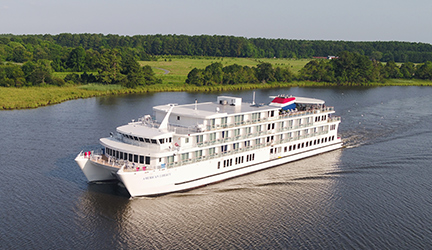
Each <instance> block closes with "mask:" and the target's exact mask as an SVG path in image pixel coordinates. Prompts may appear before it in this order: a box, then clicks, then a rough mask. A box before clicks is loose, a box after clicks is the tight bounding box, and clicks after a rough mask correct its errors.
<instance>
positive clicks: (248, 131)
mask: <svg viewBox="0 0 432 250" xmlns="http://www.w3.org/2000/svg"><path fill="white" fill-rule="evenodd" d="M331 126H332V127H333V130H334V129H335V128H336V125H335V124H333V125H331ZM273 129H275V124H274V123H269V124H267V130H273ZM326 129H328V127H327V126H321V127H315V128H313V132H314V133H316V132H318V131H324V130H326ZM230 131H231V133H230ZM259 131H261V125H258V126H256V132H259ZM304 131H307V132H306V134H308V133H309V129H305V130H304ZM296 132H299V131H296ZM232 133H234V136H240V135H242V133H241V130H240V128H237V129H233V130H223V131H221V132H220V135H221V139H225V138H228V137H229V134H232ZM244 133H245V134H251V133H252V127H246V128H245V130H244ZM290 133H292V132H290ZM207 137H208V140H209V141H215V140H216V132H214V133H211V134H208V136H207ZM289 137H291V136H289ZM186 140H187V141H186V143H188V142H189V139H187V138H186ZM196 142H197V143H202V142H204V135H197V136H196Z"/></svg>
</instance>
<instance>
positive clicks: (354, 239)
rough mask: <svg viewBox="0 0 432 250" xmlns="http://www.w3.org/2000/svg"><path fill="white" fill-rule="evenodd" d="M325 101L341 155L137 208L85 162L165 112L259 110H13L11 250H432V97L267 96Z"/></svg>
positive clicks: (110, 102)
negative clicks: (94, 176) (85, 153)
mask: <svg viewBox="0 0 432 250" xmlns="http://www.w3.org/2000/svg"><path fill="white" fill-rule="evenodd" d="M280 93H283V94H292V95H297V96H305V97H314V98H319V99H323V100H325V101H326V104H327V105H328V106H334V107H335V109H336V114H337V115H339V116H341V117H342V123H341V126H340V134H341V136H342V137H343V139H344V143H345V145H346V147H345V148H344V149H342V150H338V151H334V152H330V153H326V154H322V155H319V156H316V157H311V158H308V159H304V160H300V161H297V162H294V163H290V164H286V165H281V166H278V167H274V168H271V169H268V170H264V171H260V172H257V173H253V174H250V175H246V176H242V177H238V178H235V179H231V180H228V181H225V182H221V183H217V184H214V185H209V186H206V187H203V188H199V189H195V190H192V191H189V192H185V193H177V194H169V195H165V196H161V197H156V198H137V199H132V200H131V199H129V196H128V193H127V191H126V190H125V189H123V188H122V187H120V186H118V185H116V184H113V183H111V184H104V185H96V184H87V182H86V179H85V177H84V175H83V174H82V172H81V170H80V169H79V167H78V166H77V165H76V164H75V162H74V158H75V156H76V155H77V154H78V153H79V152H80V151H81V150H92V149H96V148H98V140H99V138H100V137H105V136H108V135H109V133H110V132H111V131H115V128H116V127H117V126H119V125H122V124H125V123H127V122H128V121H130V120H131V119H137V118H139V117H141V116H143V115H145V114H148V113H151V112H152V111H151V108H152V106H154V105H158V104H165V103H170V102H171V103H172V102H177V103H190V102H193V101H194V100H195V99H198V101H199V102H203V101H214V100H216V96H217V95H219V94H223V95H235V96H240V97H243V100H244V101H252V91H242V92H226V93H157V94H147V95H128V96H117V97H100V98H90V99H83V100H74V101H68V102H65V103H62V104H58V105H54V106H49V107H42V108H38V109H32V110H15V111H0V135H1V139H0V170H1V174H0V197H1V199H0V218H1V220H0V248H1V249H137V248H141V249H155V248H156V249H237V248H249V249H250V248H259V249H286V248H288V249H431V248H432V209H431V208H432V166H431V162H432V150H431V149H432V125H431V123H432V88H430V87H383V88H287V89H272V90H257V91H256V99H257V101H258V102H268V101H270V99H269V98H268V96H271V95H277V94H280Z"/></svg>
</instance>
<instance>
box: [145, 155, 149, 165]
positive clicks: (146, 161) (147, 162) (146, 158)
mask: <svg viewBox="0 0 432 250" xmlns="http://www.w3.org/2000/svg"><path fill="white" fill-rule="evenodd" d="M145 164H150V156H146V157H145Z"/></svg>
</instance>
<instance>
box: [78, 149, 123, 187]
mask: <svg viewBox="0 0 432 250" xmlns="http://www.w3.org/2000/svg"><path fill="white" fill-rule="evenodd" d="M75 162H76V163H77V164H78V166H79V167H80V168H81V170H82V171H83V173H84V175H85V177H86V178H87V180H88V181H89V182H97V181H108V180H115V179H117V177H116V172H117V171H118V170H119V169H118V168H114V167H109V166H105V165H102V164H97V163H95V162H92V161H90V159H89V158H88V157H85V156H83V155H82V154H79V155H78V156H77V157H76V158H75Z"/></svg>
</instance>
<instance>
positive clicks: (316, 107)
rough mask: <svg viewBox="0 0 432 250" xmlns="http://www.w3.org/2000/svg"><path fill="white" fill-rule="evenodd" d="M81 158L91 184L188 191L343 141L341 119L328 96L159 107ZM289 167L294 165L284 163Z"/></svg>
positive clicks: (136, 191) (135, 191) (133, 191)
mask: <svg viewBox="0 0 432 250" xmlns="http://www.w3.org/2000/svg"><path fill="white" fill-rule="evenodd" d="M153 111H154V117H153V118H152V117H151V116H150V115H146V116H144V117H143V118H140V119H139V120H138V121H134V120H132V122H130V123H128V124H127V125H124V126H120V127H118V128H117V130H116V133H112V134H111V136H110V137H107V138H102V139H100V144H101V145H102V148H101V149H100V150H98V151H91V152H81V153H80V154H78V156H77V157H76V159H75V161H76V162H77V163H78V165H79V166H80V168H81V169H82V171H83V172H84V174H85V176H86V177H87V179H88V181H89V182H96V181H105V180H112V179H119V180H120V181H121V182H122V183H123V184H124V186H125V187H126V189H127V190H128V192H129V193H130V195H131V196H132V197H135V196H153V195H160V194H166V193H171V192H178V191H183V190H189V189H192V188H196V187H200V186H204V185H207V184H210V183H214V182H219V181H222V180H225V179H229V178H233V177H236V176H239V175H244V174H248V173H251V172H254V171H258V170H262V169H265V168H269V167H273V166H277V165H280V164H284V163H287V162H291V161H295V160H299V159H302V158H305V157H309V156H313V155H316V154H320V153H324V152H328V151H331V150H336V149H339V148H341V147H342V141H341V138H339V137H338V134H337V131H338V126H339V123H340V117H336V116H333V114H334V112H335V111H334V108H333V107H327V106H325V105H324V101H322V100H318V99H313V98H304V97H292V96H277V97H272V101H271V102H270V103H269V104H266V105H264V104H255V103H252V104H251V103H244V102H242V98H239V97H230V96H218V97H217V102H204V103H198V102H197V101H196V100H195V103H192V104H184V105H177V104H166V105H160V106H156V107H153ZM284 167H289V165H288V166H284Z"/></svg>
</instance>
